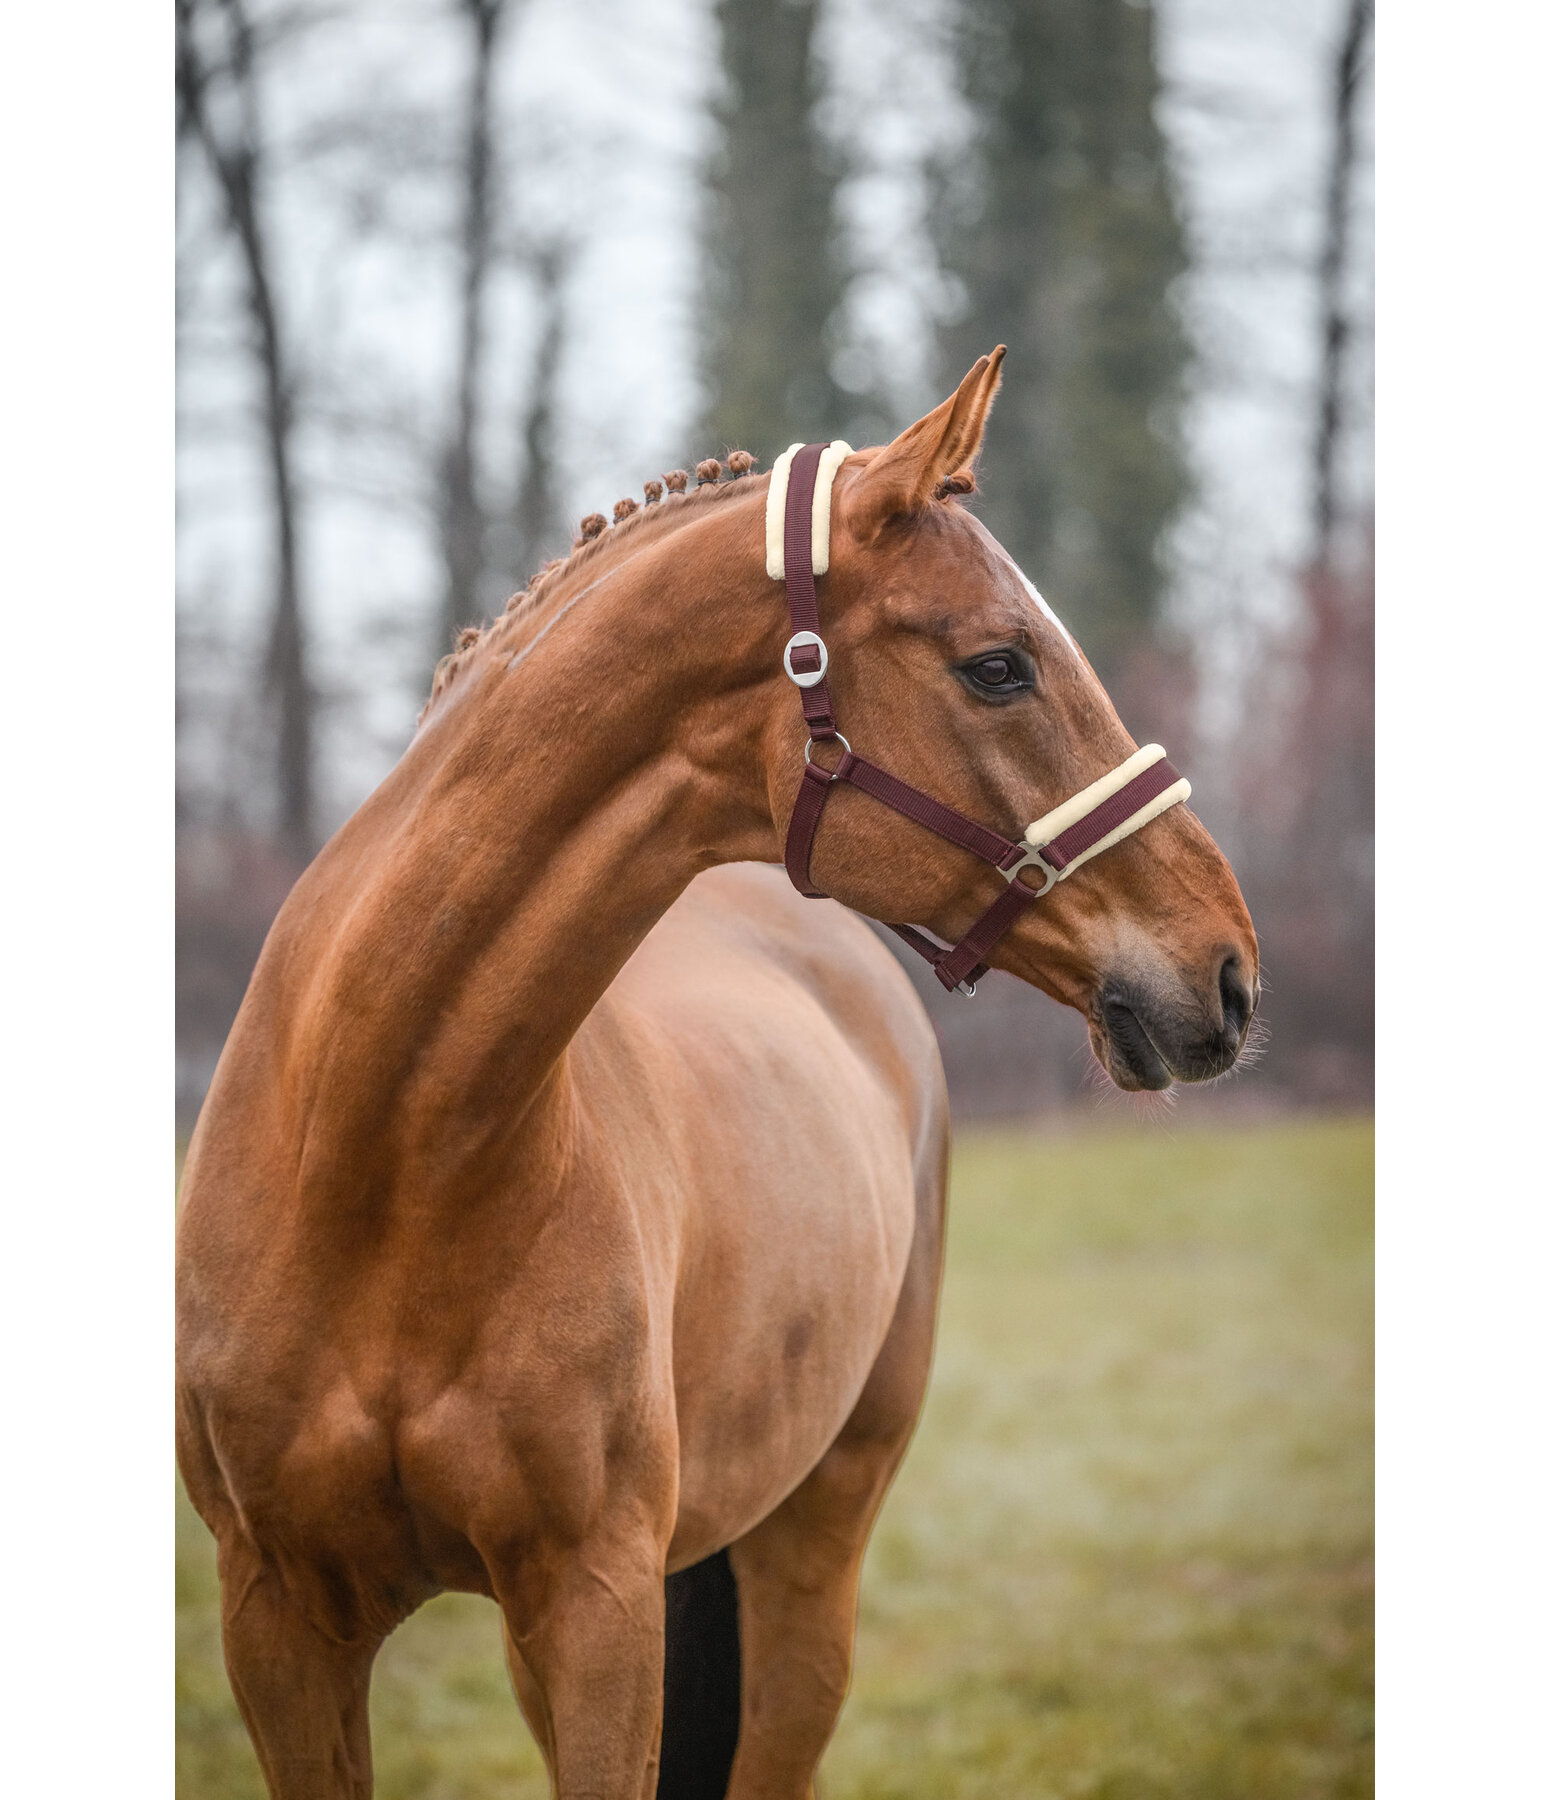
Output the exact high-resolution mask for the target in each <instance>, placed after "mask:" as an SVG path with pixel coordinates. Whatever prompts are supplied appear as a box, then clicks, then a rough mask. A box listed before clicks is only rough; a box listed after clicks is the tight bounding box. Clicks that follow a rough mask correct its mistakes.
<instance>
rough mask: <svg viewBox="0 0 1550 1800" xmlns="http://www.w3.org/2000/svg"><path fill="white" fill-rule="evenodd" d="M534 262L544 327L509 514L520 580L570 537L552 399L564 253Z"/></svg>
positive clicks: (560, 337)
mask: <svg viewBox="0 0 1550 1800" xmlns="http://www.w3.org/2000/svg"><path fill="white" fill-rule="evenodd" d="M532 260H533V272H534V275H535V277H536V279H537V282H538V295H539V306H540V308H541V312H542V318H543V324H542V326H541V328H540V333H539V339H538V348H537V350H536V352H535V353H534V357H533V379H532V385H531V387H530V389H529V392H528V401H527V412H526V416H525V417H524V419H523V423H522V450H523V456H522V478H521V480H520V482H519V483H518V485H517V497H516V503H515V505H514V506H513V508H512V515H513V517H512V523H513V524H514V526H515V527H516V538H517V557H518V566H517V568H516V569H515V570H513V571H512V573H513V575H514V576H515V577H516V578H517V579H519V580H520V579H523V578H524V577H527V576H530V575H533V574H536V573H537V571H538V570H539V569H540V568H541V567H542V565H543V562H544V560H545V558H546V557H548V556H557V555H560V554H562V553H563V552H564V551H565V549H566V548H567V541H568V539H569V536H570V534H569V532H568V531H567V529H566V525H565V519H564V516H563V514H562V513H561V511H560V501H559V496H558V495H557V494H556V492H555V485H554V399H555V384H556V381H557V379H558V376H559V366H560V352H561V349H562V347H563V345H564V341H565V314H564V306H565V288H564V282H565V269H566V253H565V252H564V251H563V250H559V249H547V250H540V251H537V252H535V253H534V255H533V259H532Z"/></svg>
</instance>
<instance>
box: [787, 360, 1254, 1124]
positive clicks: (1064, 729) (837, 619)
mask: <svg viewBox="0 0 1550 1800" xmlns="http://www.w3.org/2000/svg"><path fill="white" fill-rule="evenodd" d="M1002 356H1003V351H1002V350H999V349H998V350H997V351H996V352H995V354H994V355H993V356H990V357H982V358H981V359H980V361H979V362H978V363H976V364H975V366H974V368H973V369H972V370H970V372H969V374H968V375H967V376H966V377H965V379H964V381H963V383H962V385H961V386H960V387H959V389H958V391H957V393H956V394H954V395H953V396H952V398H951V399H949V400H946V401H944V402H943V403H942V405H940V406H939V407H937V408H936V409H935V410H934V411H933V412H930V413H928V414H927V415H926V416H925V417H924V418H922V419H920V420H918V421H917V422H916V423H915V424H914V425H912V426H910V427H909V429H908V430H906V431H905V432H904V433H902V435H901V436H899V437H898V438H896V439H895V440H894V442H893V443H891V444H889V445H887V446H885V447H883V448H880V449H872V450H864V451H861V452H859V453H856V454H853V455H847V456H845V457H844V459H843V461H840V462H839V463H838V468H837V473H836V474H835V476H834V479H833V486H832V493H831V494H830V495H829V498H828V506H829V519H828V531H829V539H830V554H829V558H828V569H827V573H826V574H825V575H824V579H823V582H822V587H821V592H820V597H819V605H820V607H821V609H822V616H823V632H824V643H825V652H826V657H827V662H828V668H827V681H828V684H829V687H830V689H831V690H832V695H833V705H834V713H835V718H836V720H837V721H838V726H839V729H841V730H843V732H844V733H845V734H846V741H847V742H853V743H854V745H855V747H856V752H857V753H858V754H859V755H862V756H864V757H865V758H867V759H868V760H869V761H870V762H871V763H874V764H876V765H880V766H881V767H882V768H883V769H886V770H887V771H888V772H889V773H890V774H891V775H893V776H896V777H899V778H900V779H901V780H902V781H904V782H906V783H909V784H912V785H913V786H914V787H916V788H918V789H920V790H922V791H923V792H924V793H925V794H926V795H930V796H932V797H934V798H936V799H939V800H941V801H943V802H945V803H947V805H948V806H950V807H952V808H954V809H956V810H957V811H958V812H960V813H962V814H965V815H967V816H968V818H970V819H973V820H984V821H987V822H994V824H995V828H996V829H997V830H999V831H1001V832H1004V833H1007V834H1008V835H1009V836H1011V837H1014V838H1015V837H1016V836H1017V835H1018V833H1019V832H1020V831H1021V830H1022V829H1023V827H1024V826H1025V825H1026V824H1027V822H1028V821H1029V820H1034V819H1041V818H1043V817H1045V815H1048V814H1050V813H1051V812H1052V810H1053V809H1055V808H1056V807H1058V806H1060V805H1061V803H1062V802H1064V801H1066V800H1067V799H1068V798H1069V797H1070V796H1072V795H1074V794H1078V793H1080V792H1081V790H1083V789H1086V788H1088V787H1089V786H1090V785H1091V784H1093V783H1094V782H1096V781H1098V780H1100V779H1101V778H1102V777H1104V776H1106V775H1107V774H1109V773H1110V772H1111V771H1113V770H1115V769H1116V767H1117V766H1118V765H1121V764H1124V763H1126V762H1127V760H1128V759H1131V758H1132V757H1134V756H1135V755H1136V748H1137V747H1136V745H1135V742H1134V740H1133V739H1132V738H1131V737H1130V736H1129V734H1128V733H1127V732H1126V730H1125V727H1124V726H1123V725H1122V724H1121V722H1120V719H1119V717H1118V715H1117V713H1116V712H1115V709H1114V706H1113V704H1112V703H1111V701H1110V700H1109V697H1108V695H1107V693H1106V692H1105V691H1104V689H1103V686H1102V684H1101V683H1100V682H1099V680H1098V678H1097V676H1096V675H1095V674H1094V672H1093V669H1092V666H1091V664H1089V663H1088V661H1087V659H1086V657H1085V656H1083V654H1082V652H1081V650H1080V649H1079V648H1078V647H1077V645H1076V643H1075V641H1074V640H1073V639H1072V637H1071V635H1070V633H1069V632H1068V631H1067V630H1066V629H1065V627H1064V626H1063V625H1062V624H1061V623H1060V621H1059V619H1058V618H1057V617H1056V616H1055V614H1054V612H1053V611H1052V610H1051V609H1050V607H1049V606H1048V605H1047V604H1046V603H1045V601H1044V600H1043V598H1042V597H1041V596H1040V594H1039V593H1038V591H1037V589H1036V588H1035V587H1034V585H1033V583H1032V582H1031V581H1030V580H1029V579H1028V578H1027V577H1026V576H1025V575H1024V574H1023V572H1022V571H1021V570H1020V569H1019V568H1018V567H1017V565H1016V564H1015V563H1014V562H1013V560H1012V558H1011V557H1010V556H1009V555H1008V553H1007V552H1006V551H1005V550H1004V549H1003V548H1002V546H1001V545H1000V544H999V543H997V542H996V540H995V538H994V537H992V536H991V534H990V533H989V532H988V531H987V530H986V529H985V528H984V526H983V525H982V524H980V522H979V521H978V520H977V519H975V518H974V517H973V515H972V514H971V513H970V512H968V511H967V510H966V509H965V508H964V507H963V506H961V505H959V504H958V503H957V502H956V499H955V498H954V496H955V495H956V494H961V493H964V492H966V491H969V490H971V489H972V488H973V486H974V475H973V469H974V463H975V460H976V458H977V456H978V454H979V450H980V445H981V441H982V439H983V436H984V430H985V422H986V419H987V417H988V415H989V412H990V407H991V402H992V400H993V398H994V395H995V391H996V388H997V386H998V385H999V382H1000V369H1001V360H1002ZM841 449H843V447H841ZM789 654H790V653H789V652H788V655H789ZM794 678H795V677H794ZM785 696H786V698H785V703H784V711H783V713H782V717H781V726H780V728H779V732H778V736H779V741H780V742H779V750H778V753H777V759H776V760H775V761H774V763H773V764H772V767H773V768H774V769H777V770H779V771H780V775H779V776H778V777H777V780H776V782H775V783H774V785H775V786H776V787H777V789H778V790H785V789H786V785H787V783H788V782H789V776H790V771H791V769H792V767H793V754H792V735H791V734H792V729H793V727H794V725H796V724H799V723H800V721H799V720H797V719H796V718H795V717H794V715H795V709H794V708H792V707H791V704H790V689H789V688H786V689H785ZM818 735H819V737H820V741H819V742H817V743H815V744H812V745H810V746H809V752H810V754H811V755H812V757H813V758H814V759H815V760H818V761H820V762H821V763H822V764H823V765H824V766H825V767H833V766H834V763H835V753H836V748H837V747H836V746H834V745H832V744H825V743H824V742H822V741H821V737H822V734H818ZM1140 760H1143V761H1144V759H1140ZM834 790H835V791H834V799H833V803H832V804H830V805H828V806H826V808H825V811H824V824H823V828H822V831H821V832H820V833H818V834H817V836H816V838H815V839H814V841H813V851H814V855H813V870H814V875H813V879H814V881H816V882H817V883H819V884H820V885H821V888H822V891H824V892H825V893H828V894H831V895H833V896H834V897H835V898H837V899H839V900H841V901H843V902H844V903H845V904H846V905H848V906H851V907H854V908H855V909H856V910H858V911H860V912H864V913H867V914H869V915H871V916H873V917H875V918H881V919H890V920H904V919H908V920H912V921H915V922H917V923H919V924H921V925H925V926H927V927H929V928H930V929H931V930H933V931H935V932H937V933H938V934H939V935H941V936H944V937H947V938H949V939H953V940H956V939H958V938H960V937H961V936H963V934H964V933H965V932H966V931H967V930H968V928H969V927H970V925H971V923H972V922H973V921H974V920H975V919H976V918H977V917H979V916H980V915H981V914H982V913H983V912H984V909H985V906H986V902H987V899H989V898H990V897H992V895H993V894H994V893H995V891H996V889H997V888H998V887H999V886H1000V883H1001V877H1000V876H992V875H989V874H988V873H987V871H986V870H985V869H984V868H983V865H980V866H978V867H976V865H975V863H974V862H973V860H972V858H971V857H970V856H968V855H966V854H965V853H964V851H963V850H962V849H960V848H958V847H956V846H955V845H954V844H952V843H950V842H945V841H942V840H941V839H939V838H937V837H935V836H933V835H931V834H930V833H928V832H927V831H922V830H918V829H914V828H912V827H910V826H908V825H905V824H903V823H901V821H900V819H899V818H898V816H897V814H896V812H894V811H890V810H888V809H887V807H886V806H879V805H877V804H875V802H874V800H873V799H871V798H869V797H868V795H867V794H865V793H861V792H856V791H854V790H853V789H850V788H849V784H847V783H845V782H836V783H834ZM1179 791H1180V792H1186V791H1187V790H1186V789H1183V788H1181V789H1180V790H1179ZM782 798H783V802H784V806H783V810H784V811H785V813H786V814H788V815H789V813H790V810H791V807H790V801H789V798H787V797H786V796H785V793H784V792H783V794H782ZM780 810H781V809H780V808H778V809H777V817H778V816H780ZM1035 885H1037V877H1036V879H1035ZM987 960H989V961H990V962H992V963H994V964H995V965H996V966H998V967H1000V968H1003V969H1006V970H1008V971H1009V972H1010V973H1012V974H1014V975H1016V976H1019V977H1020V978H1021V979H1023V980H1024V981H1028V982H1031V983H1032V984H1033V985H1034V986H1036V987H1039V988H1042V989H1043V990H1044V991H1045V992H1046V993H1048V994H1050V995H1052V996H1053V997H1054V998H1055V999H1056V1000H1059V1001H1061V1002H1063V1003H1064V1004H1065V1005H1068V1006H1072V1007H1074V1008H1076V1009H1077V1010H1078V1011H1079V1012H1081V1013H1082V1014H1083V1015H1084V1016H1085V1018H1086V1020H1087V1023H1088V1030H1089V1033H1090V1036H1091V1039H1092V1045H1093V1049H1094V1052H1095V1054H1096V1055H1097V1057H1098V1059H1099V1061H1100V1062H1101V1064H1102V1065H1103V1067H1104V1068H1105V1069H1106V1070H1107V1072H1108V1074H1109V1075H1110V1076H1111V1077H1112V1079H1113V1080H1114V1081H1115V1083H1116V1084H1117V1085H1118V1086H1120V1087H1122V1088H1126V1089H1132V1090H1135V1089H1161V1088H1166V1087H1168V1086H1169V1085H1170V1084H1171V1083H1172V1082H1173V1081H1175V1080H1179V1081H1202V1080H1208V1079H1210V1078H1211V1077H1213V1076H1217V1075H1221V1074H1222V1073H1224V1072H1225V1071H1226V1070H1227V1069H1229V1068H1230V1067H1231V1066H1232V1064H1233V1062H1234V1061H1235V1060H1236V1058H1237V1056H1238V1054H1239V1052H1240V1051H1241V1049H1242V1048H1243V1045H1244V1041H1245V1038H1246V1035H1247V1032H1248V1028H1249V1023H1250V1020H1251V1018H1252V1017H1253V1014H1254V1010H1255V1007H1256V1005H1257V1003H1258V998H1259V953H1258V946H1257V943H1256V940H1255V936H1254V928H1253V926H1252V924H1251V922H1250V919H1249V914H1248V909H1247V908H1246V906H1245V904H1244V901H1243V896H1242V894H1241V893H1240V891H1239V889H1238V884H1237V882H1236V880H1235V879H1234V877H1233V873H1232V870H1231V869H1230V868H1229V866H1228V864H1227V861H1226V859H1225V858H1224V857H1223V855H1222V853H1221V851H1220V850H1218V848H1217V847H1216V845H1215V843H1214V842H1213V841H1212V839H1211V836H1210V834H1209V833H1208V832H1207V830H1206V828H1205V826H1204V825H1202V824H1201V822H1200V820H1199V819H1198V818H1197V817H1196V816H1195V815H1194V814H1193V813H1192V812H1190V811H1189V810H1188V809H1187V808H1186V807H1185V806H1183V805H1172V806H1170V807H1168V809H1167V810H1166V811H1163V812H1162V813H1161V814H1160V815H1158V816H1156V817H1152V818H1150V819H1149V821H1148V822H1147V823H1146V824H1145V825H1144V827H1143V828H1141V829H1138V830H1134V831H1133V832H1132V834H1131V835H1129V836H1127V837H1125V838H1124V839H1123V841H1120V842H1117V843H1114V844H1113V845H1112V847H1110V848H1107V849H1105V850H1104V853H1103V854H1102V855H1101V856H1098V857H1096V858H1095V859H1094V860H1092V861H1091V862H1087V863H1085V864H1084V865H1083V866H1082V867H1081V868H1080V869H1078V870H1076V871H1075V872H1074V878H1073V879H1071V880H1062V881H1060V882H1059V883H1058V885H1056V884H1054V883H1053V882H1052V883H1051V885H1050V891H1049V892H1048V893H1047V895H1044V896H1042V897H1041V898H1040V899H1039V900H1038V902H1037V903H1036V904H1033V905H1029V906H1026V907H1024V908H1022V909H1021V911H1020V913H1019V914H1018V916H1017V918H1016V920H1015V922H1014V923H1013V924H1012V926H1011V928H1010V929H1009V930H1007V931H1006V933H1005V935H1004V936H1002V937H1001V938H1000V940H999V942H998V943H997V945H996V947H995V949H994V951H993V952H991V953H990V954H989V956H988V959H987Z"/></svg>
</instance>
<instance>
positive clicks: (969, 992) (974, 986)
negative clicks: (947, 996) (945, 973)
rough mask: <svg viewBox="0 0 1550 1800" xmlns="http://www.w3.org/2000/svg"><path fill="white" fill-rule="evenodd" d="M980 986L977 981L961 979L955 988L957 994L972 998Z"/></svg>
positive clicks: (966, 998) (967, 998)
mask: <svg viewBox="0 0 1550 1800" xmlns="http://www.w3.org/2000/svg"><path fill="white" fill-rule="evenodd" d="M978 988H979V983H978V982H977V981H960V982H959V983H958V985H957V987H955V988H954V989H953V992H954V993H955V994H962V995H963V997H964V999H965V1000H972V999H973V998H974V996H975V993H976V992H977V990H978Z"/></svg>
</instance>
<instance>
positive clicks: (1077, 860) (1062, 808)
mask: <svg viewBox="0 0 1550 1800" xmlns="http://www.w3.org/2000/svg"><path fill="white" fill-rule="evenodd" d="M1167 754H1168V752H1167V751H1166V750H1164V749H1163V747H1162V745H1161V744H1144V745H1143V746H1142V747H1141V748H1140V749H1139V750H1138V751H1137V752H1136V753H1135V755H1134V756H1129V757H1126V759H1125V760H1124V762H1122V763H1121V764H1120V765H1119V767H1118V768H1117V769H1110V770H1109V772H1108V774H1107V775H1100V776H1099V777H1098V779H1097V780H1096V781H1095V782H1093V783H1092V784H1091V785H1090V786H1089V787H1084V788H1083V789H1082V791H1081V793H1079V794H1073V795H1072V796H1071V798H1070V799H1069V800H1062V801H1061V803H1060V805H1059V806H1057V807H1056V808H1055V809H1054V811H1053V812H1047V813H1045V815H1044V817H1043V818H1042V819H1035V820H1034V822H1033V823H1032V824H1031V825H1030V826H1029V827H1028V829H1027V831H1026V832H1024V834H1023V842H1024V843H1025V844H1027V845H1028V846H1029V848H1030V849H1033V850H1041V849H1042V848H1043V847H1044V845H1046V844H1050V843H1053V842H1054V840H1055V839H1056V838H1058V837H1059V836H1060V834H1061V832H1063V831H1066V830H1068V829H1069V828H1070V827H1071V826H1072V825H1074V824H1075V823H1076V822H1077V820H1078V819H1085V818H1086V817H1087V815H1088V814H1089V813H1090V812H1091V811H1092V810H1093V809H1094V808H1095V807H1098V806H1102V804H1103V803H1104V801H1105V800H1107V799H1108V798H1109V796H1110V795H1111V794H1117V793H1118V792H1119V790H1120V789H1121V788H1122V787H1123V786H1124V785H1125V783H1126V782H1127V781H1134V780H1135V778H1136V776H1138V775H1139V774H1140V773H1141V771H1142V770H1143V769H1149V768H1151V766H1152V764H1153V763H1157V762H1161V761H1162V759H1163V758H1164V757H1165V756H1166V755H1167ZM1189 794H1190V787H1189V783H1188V782H1187V781H1185V780H1183V779H1182V777H1181V778H1180V779H1179V780H1178V781H1176V782H1174V784H1173V786H1172V787H1170V788H1164V789H1163V791H1162V793H1160V794H1159V795H1158V796H1157V798H1156V799H1155V800H1148V801H1147V803H1146V805H1145V806H1143V807H1142V808H1141V810H1140V812H1138V813H1132V814H1131V816H1130V817H1129V818H1128V819H1126V821H1125V822H1124V824H1123V825H1117V826H1116V827H1115V828H1114V830H1113V831H1111V832H1110V833H1109V834H1108V836H1107V837H1101V838H1099V840H1098V841H1097V843H1096V844H1094V845H1092V847H1091V848H1090V849H1087V850H1084V851H1083V852H1082V854H1081V855H1080V856H1073V857H1072V858H1071V860H1070V862H1068V863H1067V864H1066V866H1065V867H1064V868H1063V869H1062V870H1061V871H1060V874H1059V876H1058V877H1057V879H1058V880H1061V881H1064V880H1065V878H1066V876H1068V875H1069V874H1070V873H1071V871H1072V870H1073V869H1079V868H1081V866H1082V864H1083V863H1084V862H1088V861H1090V860H1091V859H1092V858H1093V857H1095V856H1097V855H1098V854H1099V852H1100V851H1103V850H1108V849H1111V848H1112V847H1113V846H1114V845H1115V844H1117V843H1119V842H1120V840H1121V839H1122V838H1128V837H1129V836H1130V834H1131V832H1133V831H1139V830H1140V829H1141V827H1142V826H1143V825H1147V824H1150V823H1151V821H1152V820H1153V819H1155V818H1156V817H1157V815H1158V814H1159V813H1165V812H1166V811H1167V810H1168V808H1169V807H1170V806H1177V805H1178V803H1179V801H1181V800H1187V799H1188V798H1189Z"/></svg>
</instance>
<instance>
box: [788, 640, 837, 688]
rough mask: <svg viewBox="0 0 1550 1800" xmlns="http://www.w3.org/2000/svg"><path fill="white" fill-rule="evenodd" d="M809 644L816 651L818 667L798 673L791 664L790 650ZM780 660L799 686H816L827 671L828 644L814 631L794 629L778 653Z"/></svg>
mask: <svg viewBox="0 0 1550 1800" xmlns="http://www.w3.org/2000/svg"><path fill="white" fill-rule="evenodd" d="M805 644H811V645H812V646H813V647H814V649H816V650H817V652H818V667H817V668H816V669H811V670H809V671H808V673H807V674H805V675H798V674H797V672H796V670H795V669H793V668H792V666H791V652H792V651H793V650H798V649H800V648H802V646H803V645H805ZM780 660H781V661H782V662H783V663H784V664H785V665H786V673H787V674H788V675H789V676H790V677H791V679H792V680H793V681H794V682H795V683H796V684H797V686H798V687H799V688H810V687H817V685H818V683H819V682H820V681H822V680H823V678H824V676H825V675H827V674H828V672H829V646H828V645H827V644H826V643H825V642H824V641H823V639H822V638H821V637H819V635H818V633H817V632H816V631H794V632H792V634H791V636H790V638H789V639H788V640H787V643H786V647H785V649H784V650H782V651H781V653H780Z"/></svg>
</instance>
